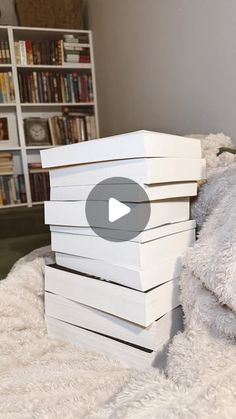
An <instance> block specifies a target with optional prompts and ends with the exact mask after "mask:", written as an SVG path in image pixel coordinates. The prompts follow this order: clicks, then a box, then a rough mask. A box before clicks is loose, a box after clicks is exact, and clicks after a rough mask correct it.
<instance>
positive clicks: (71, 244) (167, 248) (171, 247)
mask: <svg viewBox="0 0 236 419" xmlns="http://www.w3.org/2000/svg"><path fill="white" fill-rule="evenodd" d="M194 241H195V230H194V229H192V230H187V231H182V232H180V233H176V234H172V235H169V236H164V237H161V238H159V239H156V240H152V241H148V242H145V243H137V242H133V241H108V240H105V239H103V238H101V237H98V236H80V235H78V234H66V233H57V232H52V233H51V244H52V250H54V251H55V252H59V253H67V254H70V255H74V256H82V257H85V258H91V259H99V260H104V261H106V262H109V263H111V264H115V265H120V266H124V267H129V268H134V269H140V270H143V269H147V268H150V266H155V265H157V264H159V263H161V262H163V260H165V259H167V258H171V257H178V256H179V257H180V256H182V255H183V252H185V250H186V248H187V247H188V246H191V245H192V244H193V243H194Z"/></svg>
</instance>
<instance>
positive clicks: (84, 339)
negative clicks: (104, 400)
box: [46, 316, 169, 370]
mask: <svg viewBox="0 0 236 419" xmlns="http://www.w3.org/2000/svg"><path fill="white" fill-rule="evenodd" d="M46 324H47V330H48V334H49V336H50V337H52V338H55V339H62V340H65V341H69V342H71V343H73V344H74V345H77V346H82V347H85V348H87V349H88V350H90V351H95V352H102V353H104V354H105V355H108V356H110V357H111V358H114V359H117V360H119V361H121V362H122V363H124V364H125V365H126V366H128V367H129V368H137V369H140V370H144V369H149V368H160V369H163V368H164V366H165V363H166V352H167V346H168V343H169V342H165V344H164V345H161V346H160V347H159V348H158V350H156V351H151V350H148V349H140V348H137V347H135V346H131V345H128V344H125V343H122V342H119V341H118V340H114V339H111V338H109V337H105V336H102V335H100V334H98V333H94V332H91V331H89V330H86V329H82V328H80V327H78V326H74V325H72V324H69V323H66V322H63V321H61V320H58V319H54V318H53V317H50V316H46Z"/></svg>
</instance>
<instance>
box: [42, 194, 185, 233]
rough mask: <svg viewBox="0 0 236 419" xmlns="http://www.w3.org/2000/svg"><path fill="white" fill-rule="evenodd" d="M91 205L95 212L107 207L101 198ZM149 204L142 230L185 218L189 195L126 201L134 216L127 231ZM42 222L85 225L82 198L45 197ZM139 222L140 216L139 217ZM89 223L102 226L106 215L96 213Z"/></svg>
mask: <svg viewBox="0 0 236 419" xmlns="http://www.w3.org/2000/svg"><path fill="white" fill-rule="evenodd" d="M94 205H95V206H96V211H97V213H98V214H103V213H104V211H105V210H106V208H107V204H106V203H105V202H102V201H94ZM149 205H150V211H151V213H150V218H149V220H148V223H147V225H146V226H145V230H147V229H151V228H155V227H158V226H161V225H163V224H169V223H175V222H179V221H185V220H188V219H189V215H190V204H189V198H177V199H167V200H161V201H153V202H150V203H146V202H145V203H129V204H128V206H129V207H130V209H131V212H130V213H132V214H133V220H136V222H135V223H134V224H133V225H132V224H130V225H129V230H130V231H136V230H135V229H136V228H137V224H138V223H137V219H139V218H140V217H141V218H142V215H143V214H145V213H146V211H147V209H146V208H147V207H148V206H149ZM136 214H137V216H136ZM94 218H95V217H94ZM95 223H96V225H95ZM45 224H51V225H60V226H74V227H89V223H88V220H87V217H86V201H68V202H67V201H46V202H45ZM140 225H142V220H140ZM118 226H119V225H118ZM92 227H98V228H106V227H107V219H106V217H104V218H103V217H96V219H94V225H93V226H92ZM114 228H115V225H114Z"/></svg>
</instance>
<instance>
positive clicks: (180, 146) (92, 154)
mask: <svg viewBox="0 0 236 419" xmlns="http://www.w3.org/2000/svg"><path fill="white" fill-rule="evenodd" d="M140 157H182V158H186V159H191V158H194V159H200V158H201V142H200V140H197V139H195V138H186V137H180V136H177V135H170V134H162V133H158V132H152V131H136V132H131V133H128V134H122V135H115V136H112V137H107V138H102V139H99V140H97V141H96V142H92V143H90V142H89V141H86V142H83V143H77V144H72V145H65V146H63V147H58V148H55V149H48V150H42V151H41V159H42V166H43V167H58V166H69V165H74V164H83V163H92V162H98V161H106V160H122V159H128V158H129V159H131V158H140Z"/></svg>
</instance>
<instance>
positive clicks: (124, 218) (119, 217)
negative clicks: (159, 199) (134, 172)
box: [85, 177, 151, 241]
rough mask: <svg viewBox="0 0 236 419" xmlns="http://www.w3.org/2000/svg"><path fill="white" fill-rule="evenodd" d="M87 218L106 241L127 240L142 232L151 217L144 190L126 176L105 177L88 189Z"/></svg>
mask: <svg viewBox="0 0 236 419" xmlns="http://www.w3.org/2000/svg"><path fill="white" fill-rule="evenodd" d="M85 210H86V218H87V221H88V224H89V225H90V227H91V228H92V230H93V231H94V232H95V233H96V234H97V235H98V236H100V237H102V238H103V239H106V240H109V241H127V240H131V239H133V238H134V237H136V236H138V235H139V234H140V232H142V231H143V230H144V229H145V227H146V225H147V223H148V221H149V218H150V212H151V209H150V203H149V199H148V196H147V194H146V192H145V190H144V189H143V188H142V186H140V185H139V184H138V183H136V182H134V181H132V180H131V179H128V178H123V177H113V178H107V179H105V180H103V181H102V182H100V183H98V184H97V185H96V186H94V188H93V189H92V190H91V192H90V194H89V196H88V198H87V201H86V207H85Z"/></svg>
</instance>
